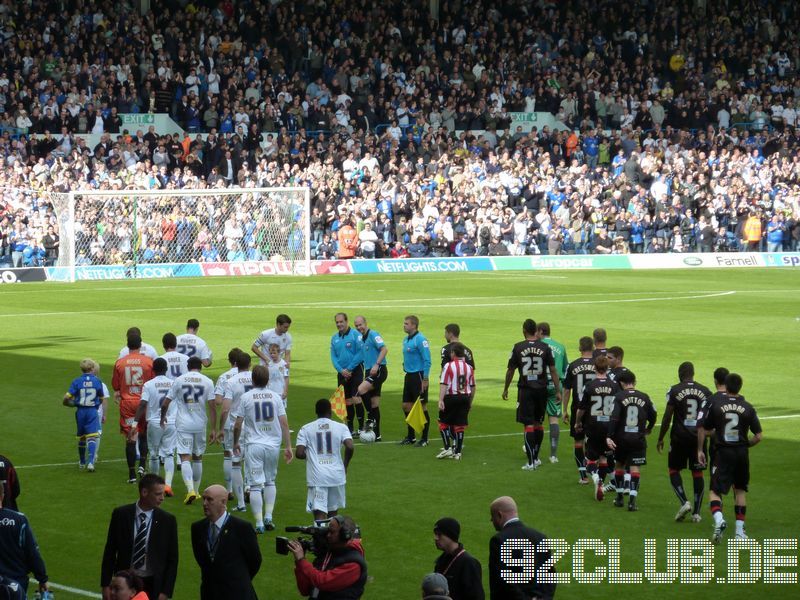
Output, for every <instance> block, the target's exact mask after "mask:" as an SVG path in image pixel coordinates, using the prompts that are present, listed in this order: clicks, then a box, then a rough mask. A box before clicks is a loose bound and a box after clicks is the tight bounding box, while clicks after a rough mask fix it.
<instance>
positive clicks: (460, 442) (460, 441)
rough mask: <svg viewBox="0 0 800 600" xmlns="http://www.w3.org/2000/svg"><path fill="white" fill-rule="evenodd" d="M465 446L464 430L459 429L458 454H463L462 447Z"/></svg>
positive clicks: (457, 439) (457, 437)
mask: <svg viewBox="0 0 800 600" xmlns="http://www.w3.org/2000/svg"><path fill="white" fill-rule="evenodd" d="M463 447H464V430H463V429H459V430H457V431H456V454H461V449H462V448H463Z"/></svg>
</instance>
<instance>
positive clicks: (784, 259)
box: [0, 252, 800, 284]
mask: <svg viewBox="0 0 800 600" xmlns="http://www.w3.org/2000/svg"><path fill="white" fill-rule="evenodd" d="M301 264H302V263H301ZM744 267H751V268H771V267H795V268H798V267H800V252H772V253H767V252H732V253H722V254H717V253H689V254H612V255H608V256H601V255H563V256H501V257H488V256H474V257H470V258H458V257H447V258H402V259H386V260H383V259H375V260H314V261H311V262H310V264H309V266H308V268H309V269H310V273H309V272H306V267H305V265H304V264H302V268H301V269H300V274H301V275H372V274H379V273H389V274H391V273H474V272H486V271H539V270H556V269H558V270H560V269H563V270H602V269H618V270H628V269H697V268H744ZM70 274H71V273H70V269H69V268H68V267H27V268H23V269H10V268H0V283H2V284H7V283H25V282H35V281H62V282H64V281H69V279H70ZM291 274H298V268H297V265H294V266H293V265H292V264H291V263H290V262H288V261H258V262H255V261H251V262H234V263H156V264H139V265H137V266H136V267H135V268H134V267H132V266H125V265H92V266H78V267H75V277H76V279H77V280H78V281H98V280H113V279H166V278H173V277H220V276H222V277H235V276H266V275H291Z"/></svg>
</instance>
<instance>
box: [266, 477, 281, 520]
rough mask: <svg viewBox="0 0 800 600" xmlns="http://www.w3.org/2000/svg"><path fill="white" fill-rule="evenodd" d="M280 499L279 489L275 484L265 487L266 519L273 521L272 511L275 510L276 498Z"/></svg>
mask: <svg viewBox="0 0 800 600" xmlns="http://www.w3.org/2000/svg"><path fill="white" fill-rule="evenodd" d="M277 497H278V488H277V487H275V484H274V483H268V484H267V485H266V486H265V487H264V518H265V519H267V520H268V521H272V511H273V510H275V498H277Z"/></svg>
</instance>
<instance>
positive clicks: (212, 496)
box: [203, 484, 228, 522]
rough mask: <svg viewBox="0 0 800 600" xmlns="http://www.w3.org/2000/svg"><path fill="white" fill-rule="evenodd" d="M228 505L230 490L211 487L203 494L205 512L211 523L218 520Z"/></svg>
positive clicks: (218, 486) (222, 487)
mask: <svg viewBox="0 0 800 600" xmlns="http://www.w3.org/2000/svg"><path fill="white" fill-rule="evenodd" d="M227 505H228V490H226V489H225V487H224V486H221V485H216V484H215V485H210V486H208V487H207V488H206V489H205V491H204V492H203V512H204V513H205V515H206V518H207V519H208V520H209V521H212V522H213V521H216V520H218V519H219V518H220V517H221V516H222V515H223V514H224V513H225V509H226V508H227Z"/></svg>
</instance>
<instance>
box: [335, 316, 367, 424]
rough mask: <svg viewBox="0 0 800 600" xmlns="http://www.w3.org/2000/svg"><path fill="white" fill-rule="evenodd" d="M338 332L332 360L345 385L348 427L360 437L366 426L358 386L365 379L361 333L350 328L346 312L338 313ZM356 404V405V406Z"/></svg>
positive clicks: (340, 381)
mask: <svg viewBox="0 0 800 600" xmlns="http://www.w3.org/2000/svg"><path fill="white" fill-rule="evenodd" d="M334 319H335V321H336V329H337V332H336V333H335V334H333V336H332V337H331V362H332V363H333V368H334V369H336V373H337V374H338V376H337V379H338V381H339V385H341V386H343V387H344V396H345V398H346V400H345V401H346V402H347V427H348V428H349V429H350V433H351V434H353V435H354V436H356V437H358V434H359V433H360V430H361V429H363V428H364V405H363V404H362V403H361V398H360V397H359V396H358V386H359V385H361V382H362V381H364V364H363V362H364V358H363V354H362V352H361V335H360V334H359V333H358V332H357V331H356V330H355V329H351V328H350V324H349V322H348V320H347V315H346V314H345V313H342V312H340V313H336V316H335V317H334ZM354 404H355V406H354ZM356 413H358V427H359V429H357V430H356V431H353V420H354V417H355V416H356Z"/></svg>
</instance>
